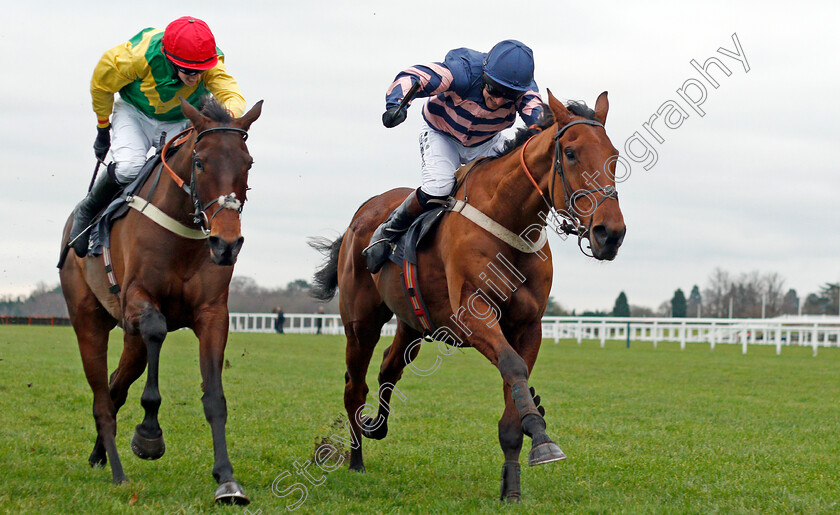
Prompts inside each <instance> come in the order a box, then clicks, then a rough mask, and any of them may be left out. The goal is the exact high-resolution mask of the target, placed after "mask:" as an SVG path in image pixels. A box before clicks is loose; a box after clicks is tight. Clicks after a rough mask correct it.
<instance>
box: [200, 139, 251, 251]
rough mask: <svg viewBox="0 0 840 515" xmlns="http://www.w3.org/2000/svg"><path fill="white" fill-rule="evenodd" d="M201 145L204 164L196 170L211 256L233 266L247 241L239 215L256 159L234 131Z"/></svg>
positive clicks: (203, 142)
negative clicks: (242, 231)
mask: <svg viewBox="0 0 840 515" xmlns="http://www.w3.org/2000/svg"><path fill="white" fill-rule="evenodd" d="M211 143H212V144H214V146H213V147H211V146H210V144H211ZM199 145H200V147H199ZM199 145H197V152H196V162H197V163H198V162H201V163H202V164H201V165H200V166H198V165H197V168H200V169H201V170H202V171H201V172H197V173H196V184H197V186H198V188H197V189H198V193H199V197H200V198H201V199H202V201H203V202H205V203H204V204H203V207H204V209H203V213H204V214H203V216H204V220H205V227H206V229H207V230H209V238H208V245H209V247H210V258H211V259H212V260H213V262H214V263H216V264H217V265H222V266H230V265H233V264H234V263H236V259H237V256H238V255H239V251H240V250H241V248H242V244H243V242H244V241H245V238H244V237H243V236H242V233H241V216H240V215H241V212H242V208H243V204H244V202H245V195H246V191H247V189H248V170H249V168H250V167H251V164H252V163H253V160H252V159H251V156H250V155H249V154H248V152H247V148H246V147H245V142H244V141H243V139H242V137H241V135H240V134H238V133H237V132H235V131H233V130H231V131H230V132H228V131H219V132H218V133H216V134H212V135H208V137H207V138H206V139H205V140H204V141H201V142H200V144H199ZM199 156H205V157H199ZM204 199H212V200H208V201H204Z"/></svg>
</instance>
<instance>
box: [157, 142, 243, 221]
mask: <svg viewBox="0 0 840 515" xmlns="http://www.w3.org/2000/svg"><path fill="white" fill-rule="evenodd" d="M194 130H195V128H194V127H190V128H188V129H186V130H184V131H183V132H181V133H179V134H178V135H177V136H175V137H174V138H172V139H171V140H169V142H168V143H167V144H166V145H165V146H164V148H163V151H162V152H161V162H162V163H163V167H164V168H165V169H166V171H167V172H168V173H169V175H170V176H171V177H172V179H173V180H174V181H175V184H177V185H178V187H179V188H181V189H182V190H184V191H185V192H187V195H189V196H190V200H192V203H193V206H195V212H194V213H192V215H193V222H194V223H195V224H196V225H198V226H200V227H201V231H202V232H203V233H204V234H210V223H211V221H212V220H213V219H214V218H215V217H216V215H217V214H219V212H220V211H221V210H222V209H233V210H234V211H236V212H237V213H239V214H240V215H241V214H242V201H241V200H239V199H237V198H236V193H233V192H231V193H228V194H227V195H222V196H220V197H219V198H215V199H213V200H211V201H210V202H208V203H206V204H204V203H203V202H202V201H201V198H200V197H199V195H198V187H197V179H196V169H197V168H198V164H199V159H198V156H197V154H196V152H195V146H196V145H198V142H199V141H200V140H201V138H203V137H204V136H205V135H206V134H207V133H210V132H238V133H240V134H241V135H242V141H247V140H248V132H247V131H246V130H244V129H240V128H237V127H211V128H209V129H205V130H203V131H201V132H199V133H198V136H196V137H195V143H194V145H193V152H192V167H191V171H190V183H189V185H187V184H186V182H184V180H183V179H181V178H180V177H178V174H176V173H175V171H174V170H172V168H170V167H169V165H168V164H167V163H166V151H167V150H168V149H169V145H170V144H171V143H172V142H173V141H174V142H175V145H176V146H177V145H178V144H179V143H181V142H183V141H184V140H185V139H186V137H187V136H188V135H189V134H190V133H191V132H193V131H194ZM214 204H219V206H218V207H217V208H216V210H215V211H214V212H213V214H212V215H210V216H209V217H208V216H207V210H208V209H210V207H211V206H213V205H214Z"/></svg>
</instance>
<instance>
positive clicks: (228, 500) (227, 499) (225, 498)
mask: <svg viewBox="0 0 840 515" xmlns="http://www.w3.org/2000/svg"><path fill="white" fill-rule="evenodd" d="M216 502H217V503H219V504H236V505H238V506H247V505H248V504H250V503H251V500H250V499H248V496H247V495H245V490H243V489H242V485H240V484H239V483H238V482H237V481H227V482H225V483H222V484H221V485H219V488H217V489H216Z"/></svg>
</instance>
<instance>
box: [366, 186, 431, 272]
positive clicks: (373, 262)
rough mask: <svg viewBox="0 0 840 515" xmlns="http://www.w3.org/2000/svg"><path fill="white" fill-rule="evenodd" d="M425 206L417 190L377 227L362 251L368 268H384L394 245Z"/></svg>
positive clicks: (376, 269)
mask: <svg viewBox="0 0 840 515" xmlns="http://www.w3.org/2000/svg"><path fill="white" fill-rule="evenodd" d="M423 211H425V208H424V207H423V206H422V205H421V204H420V201H419V200H417V191H416V190H415V191H412V192H411V194H410V195H409V196H408V197H407V198H406V199H405V200H404V201H403V203H402V204H400V207H398V208H397V209H395V210H394V212H393V213H391V216H389V217H388V220H386V221H385V223H383V224H382V225H380V226H379V227H377V228H376V230H375V231H374V232H373V236H371V237H370V245H368V247H367V248H366V249H365V250H363V251H362V254H363V255H364V256H365V262H366V264H367V269H368V271H369V272H370V273H372V274H375V273H376V272H378V271H379V269H380V268H382V265H384V264H385V262H386V261H387V260H388V256H389V255H390V254H391V250H392V247H391V246H392V245H393V244H394V242H395V241H396V240H397V238H398V237H399V236H400V234H402V233H404V232H405V231H407V230H408V228H409V227H411V223H412V222H413V221H414V220H415V219H417V217H418V216H420V215H421V214H422V213H423Z"/></svg>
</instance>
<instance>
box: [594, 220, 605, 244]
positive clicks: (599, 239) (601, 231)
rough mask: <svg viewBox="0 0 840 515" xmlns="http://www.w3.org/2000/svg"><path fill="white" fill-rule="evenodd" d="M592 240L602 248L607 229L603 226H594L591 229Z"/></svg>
mask: <svg viewBox="0 0 840 515" xmlns="http://www.w3.org/2000/svg"><path fill="white" fill-rule="evenodd" d="M592 238H593V239H594V240H595V243H597V244H598V245H599V246H601V247H603V246H604V244H605V243H606V241H607V228H606V227H604V226H603V225H600V224H599V225H596V226H595V227H593V228H592Z"/></svg>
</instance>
